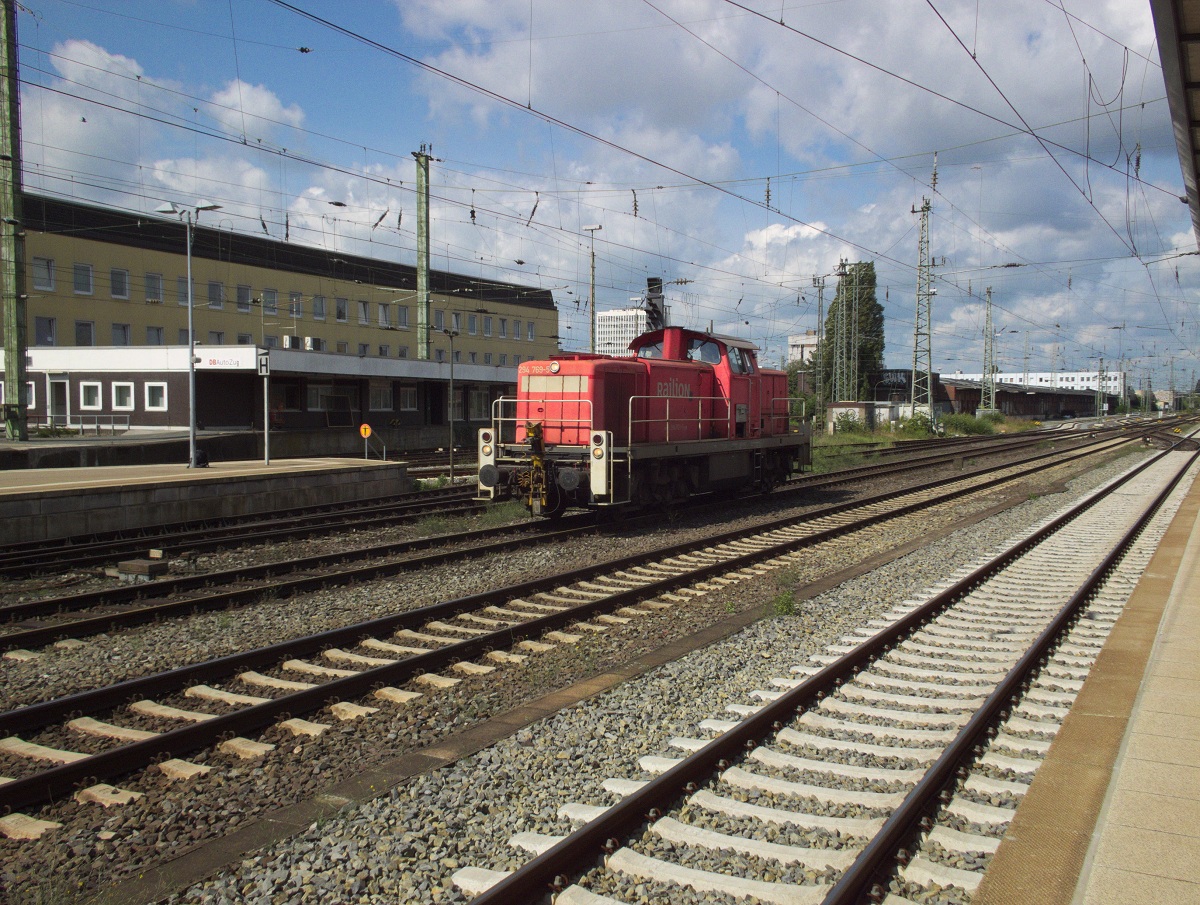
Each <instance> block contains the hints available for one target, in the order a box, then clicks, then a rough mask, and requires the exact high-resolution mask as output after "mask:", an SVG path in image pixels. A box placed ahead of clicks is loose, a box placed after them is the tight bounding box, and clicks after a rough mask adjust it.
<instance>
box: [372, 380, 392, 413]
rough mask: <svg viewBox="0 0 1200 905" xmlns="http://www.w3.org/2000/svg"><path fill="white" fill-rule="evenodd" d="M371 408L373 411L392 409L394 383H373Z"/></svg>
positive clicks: (388, 410)
mask: <svg viewBox="0 0 1200 905" xmlns="http://www.w3.org/2000/svg"><path fill="white" fill-rule="evenodd" d="M370 409H371V411H373V412H390V411H392V384H391V381H388V382H386V383H372V384H371V392H370Z"/></svg>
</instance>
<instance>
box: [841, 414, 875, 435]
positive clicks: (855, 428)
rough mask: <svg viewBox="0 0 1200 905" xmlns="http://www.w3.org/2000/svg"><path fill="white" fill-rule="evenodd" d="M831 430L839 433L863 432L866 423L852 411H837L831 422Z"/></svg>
mask: <svg viewBox="0 0 1200 905" xmlns="http://www.w3.org/2000/svg"><path fill="white" fill-rule="evenodd" d="M833 430H834V432H835V433H839V434H865V433H867V432H868V431H867V425H866V422H864V421H863V420H862V419H860V418H859V417H858V415H856V414H854V412H839V413H838V416H837V419H836V420H835V421H834V422H833Z"/></svg>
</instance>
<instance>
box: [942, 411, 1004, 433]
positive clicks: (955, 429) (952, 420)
mask: <svg viewBox="0 0 1200 905" xmlns="http://www.w3.org/2000/svg"><path fill="white" fill-rule="evenodd" d="M1001 420H1003V416H1001ZM942 424H944V425H945V426H946V432H947V433H949V434H994V433H996V424H997V422H996V421H993V420H992V418H991V417H988V416H984V417H983V418H976V417H975V416H974V415H967V414H960V415H946V416H945V417H944V418H942Z"/></svg>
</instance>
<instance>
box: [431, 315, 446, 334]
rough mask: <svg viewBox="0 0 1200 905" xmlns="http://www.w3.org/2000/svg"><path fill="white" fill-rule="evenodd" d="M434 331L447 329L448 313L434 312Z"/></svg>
mask: <svg viewBox="0 0 1200 905" xmlns="http://www.w3.org/2000/svg"><path fill="white" fill-rule="evenodd" d="M433 329H434V330H445V329H446V312H445V311H435V312H433Z"/></svg>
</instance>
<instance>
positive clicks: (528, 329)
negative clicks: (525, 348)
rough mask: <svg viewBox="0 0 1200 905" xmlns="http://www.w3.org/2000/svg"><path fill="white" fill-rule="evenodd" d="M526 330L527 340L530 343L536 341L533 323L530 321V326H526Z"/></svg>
mask: <svg viewBox="0 0 1200 905" xmlns="http://www.w3.org/2000/svg"><path fill="white" fill-rule="evenodd" d="M525 330H526V333H525V338H526V339H527V340H529V341H530V342H533V340H534V335H533V321H530V322H529V323H528V324H526V325H525Z"/></svg>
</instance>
